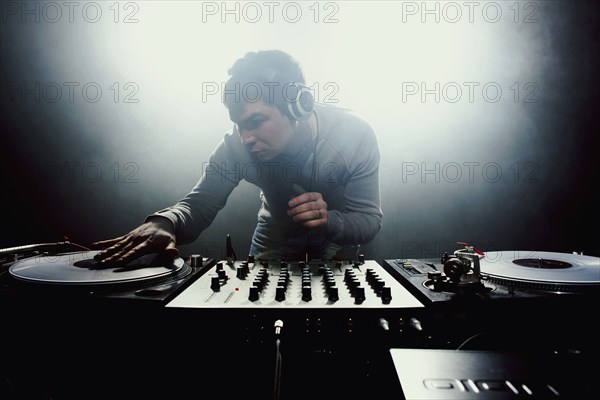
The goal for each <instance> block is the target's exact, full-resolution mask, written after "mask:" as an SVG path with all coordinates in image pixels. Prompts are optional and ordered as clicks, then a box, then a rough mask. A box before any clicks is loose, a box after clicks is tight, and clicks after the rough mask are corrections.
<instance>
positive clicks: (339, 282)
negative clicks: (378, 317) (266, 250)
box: [167, 257, 423, 308]
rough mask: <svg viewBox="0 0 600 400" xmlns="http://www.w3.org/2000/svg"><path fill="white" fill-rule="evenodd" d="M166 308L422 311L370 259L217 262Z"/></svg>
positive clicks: (411, 296)
mask: <svg viewBox="0 0 600 400" xmlns="http://www.w3.org/2000/svg"><path fill="white" fill-rule="evenodd" d="M167 307H183V308H386V307H387V308H397V307H400V308H410V307H415V308H418V307H423V305H422V303H420V302H419V301H418V300H417V299H416V298H415V297H414V296H413V295H412V294H410V293H409V292H408V291H407V290H406V289H405V288H404V287H403V286H402V285H400V284H399V283H398V282H397V280H396V279H394V278H393V277H392V276H391V275H390V274H389V273H388V272H387V271H386V270H385V269H384V268H382V267H381V266H380V265H379V264H378V263H377V262H375V261H372V260H366V261H365V260H364V259H360V260H358V261H348V260H346V261H333V260H327V261H319V260H317V261H310V262H304V261H267V260H262V261H258V260H256V261H255V260H254V259H253V258H252V257H249V258H248V260H246V261H229V262H227V261H222V262H218V263H216V265H215V266H213V267H211V269H210V270H208V271H206V272H205V273H204V274H203V275H202V276H201V277H200V278H199V279H198V280H197V281H196V282H194V283H193V284H192V285H190V287H189V288H187V289H186V290H185V291H184V292H182V293H181V294H180V295H179V296H178V297H177V298H175V299H174V300H173V301H171V302H170V303H169V304H168V305H167Z"/></svg>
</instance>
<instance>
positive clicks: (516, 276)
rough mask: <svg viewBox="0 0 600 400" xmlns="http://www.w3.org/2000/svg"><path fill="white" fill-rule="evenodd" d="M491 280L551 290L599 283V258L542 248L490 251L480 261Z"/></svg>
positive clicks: (576, 287)
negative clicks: (545, 250) (534, 249)
mask: <svg viewBox="0 0 600 400" xmlns="http://www.w3.org/2000/svg"><path fill="white" fill-rule="evenodd" d="M480 265H481V272H482V273H483V274H486V275H488V276H489V277H490V279H491V281H492V282H495V283H501V284H511V285H517V286H525V287H531V288H537V289H548V290H554V291H574V290H578V288H582V287H590V286H591V287H595V286H598V285H600V258H598V257H593V256H586V255H581V254H570V253H556V252H544V251H525V250H514V251H490V252H486V253H485V255H484V256H483V258H481V260H480Z"/></svg>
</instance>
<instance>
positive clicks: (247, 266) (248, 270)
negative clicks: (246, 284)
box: [242, 261, 250, 275]
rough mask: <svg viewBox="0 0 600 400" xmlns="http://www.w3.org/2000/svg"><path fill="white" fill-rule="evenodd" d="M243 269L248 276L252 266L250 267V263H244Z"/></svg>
mask: <svg viewBox="0 0 600 400" xmlns="http://www.w3.org/2000/svg"><path fill="white" fill-rule="evenodd" d="M242 268H243V269H244V273H245V274H246V275H248V274H249V273H250V266H249V265H248V261H242Z"/></svg>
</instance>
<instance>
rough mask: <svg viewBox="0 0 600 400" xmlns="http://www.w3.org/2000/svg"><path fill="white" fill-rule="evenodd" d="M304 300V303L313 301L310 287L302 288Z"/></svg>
mask: <svg viewBox="0 0 600 400" xmlns="http://www.w3.org/2000/svg"><path fill="white" fill-rule="evenodd" d="M302 300H303V301H311V300H312V296H311V292H310V286H302Z"/></svg>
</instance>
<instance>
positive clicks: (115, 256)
mask: <svg viewBox="0 0 600 400" xmlns="http://www.w3.org/2000/svg"><path fill="white" fill-rule="evenodd" d="M92 247H93V248H94V249H104V250H103V251H101V252H100V253H98V254H96V256H94V259H95V260H96V261H100V262H101V263H119V264H121V263H127V262H129V261H131V260H133V259H136V258H138V257H141V256H143V255H146V254H149V253H160V252H166V253H168V254H170V255H172V256H173V257H177V256H179V250H177V248H176V247H175V233H174V232H173V225H172V224H171V221H169V220H168V219H166V218H163V217H157V218H153V219H151V220H149V221H148V222H145V223H143V224H142V225H140V226H138V227H137V228H135V229H134V230H132V231H131V232H129V233H128V234H127V235H125V236H121V237H118V238H114V239H109V240H103V241H99V242H95V243H93V244H92Z"/></svg>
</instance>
